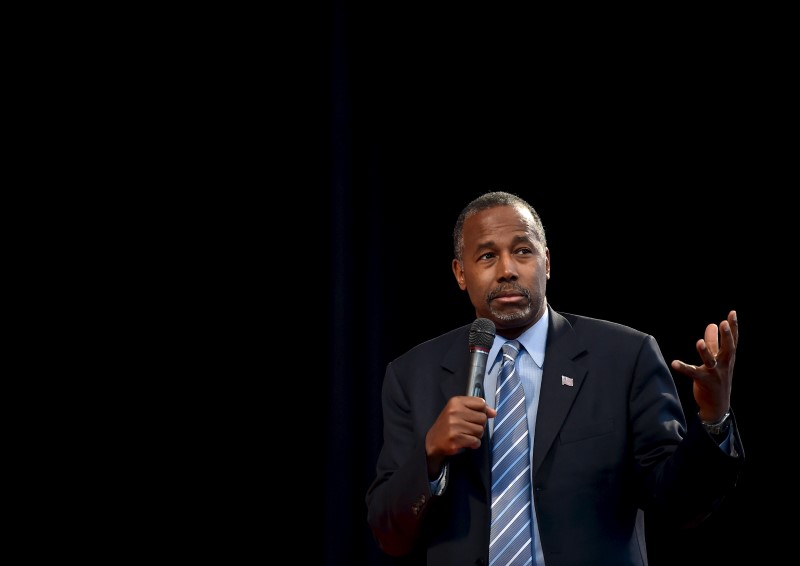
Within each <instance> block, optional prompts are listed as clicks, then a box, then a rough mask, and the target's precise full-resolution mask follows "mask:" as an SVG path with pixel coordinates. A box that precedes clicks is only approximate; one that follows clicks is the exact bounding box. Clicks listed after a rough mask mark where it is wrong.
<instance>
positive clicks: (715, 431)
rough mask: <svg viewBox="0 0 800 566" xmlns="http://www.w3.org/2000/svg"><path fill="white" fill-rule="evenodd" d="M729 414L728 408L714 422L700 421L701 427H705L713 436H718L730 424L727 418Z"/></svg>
mask: <svg viewBox="0 0 800 566" xmlns="http://www.w3.org/2000/svg"><path fill="white" fill-rule="evenodd" d="M730 416H731V412H730V410H728V412H726V413H725V414H724V415H722V418H721V419H720V420H718V421H716V422H709V421H700V422H702V423H703V428H705V429H706V432H707V433H708V434H711V435H713V436H719V435H721V434H726V433H727V432H728V429H729V428H730V426H731V423H730V421H729V420H728V418H729V417H730Z"/></svg>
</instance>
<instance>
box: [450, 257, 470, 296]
mask: <svg viewBox="0 0 800 566" xmlns="http://www.w3.org/2000/svg"><path fill="white" fill-rule="evenodd" d="M453 275H455V276H456V283H458V286H459V287H460V288H461V290H462V291H466V290H467V281H466V280H465V279H464V264H463V263H461V262H460V261H458V260H457V259H454V260H453Z"/></svg>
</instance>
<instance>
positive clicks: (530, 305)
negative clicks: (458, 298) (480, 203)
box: [453, 206, 550, 338]
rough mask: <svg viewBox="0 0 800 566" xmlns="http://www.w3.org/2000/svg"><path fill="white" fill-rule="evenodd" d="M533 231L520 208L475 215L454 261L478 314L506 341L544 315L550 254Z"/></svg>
mask: <svg viewBox="0 0 800 566" xmlns="http://www.w3.org/2000/svg"><path fill="white" fill-rule="evenodd" d="M532 227H533V218H532V217H531V214H530V212H529V211H528V210H526V209H524V208H517V207H513V206H496V207H494V208H490V209H487V210H482V211H479V212H477V213H476V214H474V215H473V216H470V217H469V218H468V219H467V220H466V222H464V252H463V256H462V258H463V262H458V261H457V260H453V273H454V275H455V276H456V281H457V282H458V285H459V287H461V289H462V290H465V291H467V292H468V293H469V298H470V301H471V302H472V305H473V306H474V307H475V314H476V316H477V317H478V318H488V319H489V320H491V321H492V322H494V323H495V326H496V328H497V330H498V333H499V334H501V335H502V336H504V337H506V338H516V337H517V336H519V335H520V334H522V332H524V331H525V330H526V329H528V328H529V327H530V326H532V325H533V324H534V323H535V322H536V321H537V320H539V318H541V316H542V314H543V313H544V308H545V294H546V289H547V280H548V279H549V278H550V252H549V250H548V249H547V248H545V247H544V245H543V244H542V243H541V242H539V241H538V240H537V239H536V236H535V233H534V231H533V228H532ZM503 330H505V332H503Z"/></svg>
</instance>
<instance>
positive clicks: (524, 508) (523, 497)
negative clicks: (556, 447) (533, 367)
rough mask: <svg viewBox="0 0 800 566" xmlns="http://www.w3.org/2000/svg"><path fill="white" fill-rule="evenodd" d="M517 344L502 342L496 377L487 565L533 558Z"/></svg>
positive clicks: (521, 562)
mask: <svg viewBox="0 0 800 566" xmlns="http://www.w3.org/2000/svg"><path fill="white" fill-rule="evenodd" d="M519 349H520V344H519V342H518V341H516V340H509V341H508V342H506V343H505V344H504V345H503V363H502V365H501V366H500V375H499V377H498V379H497V396H496V398H495V406H496V408H497V417H495V420H494V433H493V434H492V473H491V478H492V480H491V481H492V526H491V531H490V532H491V534H490V538H489V565H490V566H506V565H515V566H516V565H520V566H522V565H524V564H531V562H532V561H533V552H532V541H531V467H530V456H529V451H530V442H529V439H528V417H527V412H526V409H525V391H524V390H523V389H522V383H521V382H520V380H519V374H518V372H517V370H516V367H515V365H514V360H515V359H516V357H517V354H518V353H519Z"/></svg>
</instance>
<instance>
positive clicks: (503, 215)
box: [464, 206, 535, 244]
mask: <svg viewBox="0 0 800 566" xmlns="http://www.w3.org/2000/svg"><path fill="white" fill-rule="evenodd" d="M533 226H534V223H533V216H532V215H531V212H530V211H529V210H528V209H526V208H520V207H516V206H495V207H493V208H487V209H486V210H479V211H478V212H476V213H475V214H473V215H472V216H470V217H469V218H467V219H466V220H465V221H464V240H465V242H470V243H472V244H476V243H480V242H484V241H487V240H491V241H498V240H500V239H501V238H504V237H505V238H519V237H520V236H528V237H530V239H531V240H535V231H534V229H533Z"/></svg>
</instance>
